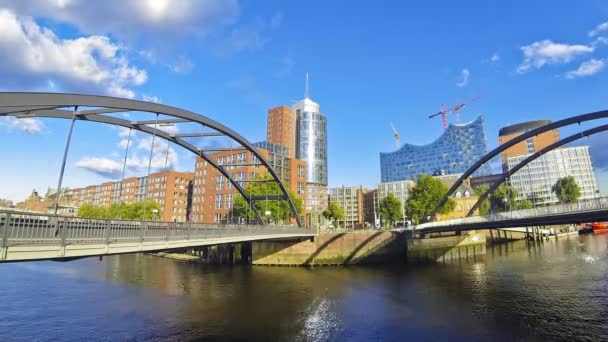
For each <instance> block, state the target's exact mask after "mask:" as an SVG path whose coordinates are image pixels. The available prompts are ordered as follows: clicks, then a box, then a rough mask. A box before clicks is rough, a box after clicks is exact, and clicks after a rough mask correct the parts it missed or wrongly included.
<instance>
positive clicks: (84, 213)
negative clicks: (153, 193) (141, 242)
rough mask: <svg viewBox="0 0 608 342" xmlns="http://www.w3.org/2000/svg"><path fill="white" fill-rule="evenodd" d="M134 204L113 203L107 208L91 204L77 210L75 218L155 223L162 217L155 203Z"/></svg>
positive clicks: (149, 201) (150, 201)
mask: <svg viewBox="0 0 608 342" xmlns="http://www.w3.org/2000/svg"><path fill="white" fill-rule="evenodd" d="M145 208H146V211H145V215H144V202H143V201H142V202H135V203H129V204H127V203H124V202H122V203H120V204H118V203H114V204H112V205H109V206H105V207H101V206H93V205H91V204H83V205H81V206H80V208H78V212H77V213H76V216H79V217H87V218H98V219H122V220H139V221H141V220H147V221H156V220H158V219H160V218H161V217H162V215H163V214H162V211H161V210H160V205H159V204H158V203H156V202H155V201H152V200H148V201H146V203H145Z"/></svg>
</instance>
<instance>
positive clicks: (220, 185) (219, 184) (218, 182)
mask: <svg viewBox="0 0 608 342" xmlns="http://www.w3.org/2000/svg"><path fill="white" fill-rule="evenodd" d="M222 189H224V176H217V177H216V178H215V190H222Z"/></svg>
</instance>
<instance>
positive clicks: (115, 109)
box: [0, 92, 302, 227]
mask: <svg viewBox="0 0 608 342" xmlns="http://www.w3.org/2000/svg"><path fill="white" fill-rule="evenodd" d="M82 107H89V108H94V109H89V110H82V111H78V108H82ZM66 108H74V109H73V110H66ZM133 111H135V112H145V113H152V114H156V115H165V116H169V117H171V118H170V119H160V120H156V121H155V120H151V121H129V120H125V119H121V118H117V117H113V116H107V115H104V114H113V113H125V112H133ZM0 116H14V117H18V118H20V117H40V118H61V119H75V120H83V121H92V122H98V123H105V124H109V125H114V126H120V127H126V128H130V129H133V130H136V131H140V132H145V133H149V134H155V135H156V136H158V137H160V138H162V139H164V140H167V141H170V142H172V143H174V144H176V145H179V146H181V147H183V148H185V149H186V150H189V151H190V152H192V153H194V154H195V155H197V156H199V157H201V158H203V159H204V160H205V161H207V162H208V163H209V164H210V165H211V166H213V167H214V168H215V169H217V170H218V171H219V172H220V173H221V174H222V175H223V176H224V177H226V179H228V180H229V181H230V183H232V185H233V186H234V187H235V188H236V189H237V191H238V192H239V193H240V194H241V195H242V196H243V198H245V199H246V200H247V202H248V203H249V204H250V206H251V209H252V210H253V212H254V213H255V215H256V217H257V220H258V221H259V222H260V223H263V222H264V221H263V219H262V217H261V216H260V214H259V212H258V210H257V209H256V207H255V205H254V204H253V202H255V201H259V200H262V198H260V197H257V196H251V195H249V194H247V192H246V191H245V189H243V187H242V186H241V185H240V184H239V183H238V181H237V180H235V179H233V178H232V177H231V176H230V174H229V173H228V172H227V170H226V169H225V168H224V167H223V166H222V165H219V164H218V163H216V162H215V161H214V160H213V159H212V158H210V157H209V155H208V154H207V153H206V152H217V151H228V150H234V149H240V148H239V147H236V148H223V149H217V148H210V149H203V148H199V147H196V146H195V145H193V144H192V143H189V142H188V141H186V140H185V139H183V138H187V137H206V136H227V137H228V138H230V139H232V140H233V141H235V142H237V143H238V144H239V145H240V146H241V147H242V148H244V149H246V150H247V151H249V152H251V153H252V154H253V155H254V156H255V157H256V158H257V159H258V160H259V162H260V164H261V165H262V166H264V167H266V168H267V169H268V172H269V173H270V175H271V176H272V178H273V179H272V180H273V181H274V182H276V183H277V184H278V186H279V189H280V190H281V192H282V195H279V196H268V197H264V198H263V199H271V200H287V202H288V204H289V206H290V209H291V211H292V214H293V215H294V217H295V218H296V221H297V224H298V226H300V227H301V226H302V222H301V220H300V216H299V214H298V211H297V209H296V207H295V205H294V203H293V201H292V200H291V198H290V197H289V193H288V191H287V188H286V187H285V185H284V184H283V182H282V181H281V179H280V178H279V176H278V174H277V173H276V172H275V170H274V169H273V168H272V167H271V166H270V164H269V163H268V161H267V160H266V158H264V156H263V155H262V154H261V153H260V152H259V151H258V150H257V149H256V148H255V147H254V146H253V144H251V143H250V142H249V141H248V140H247V139H245V138H244V137H242V136H241V135H239V134H238V133H237V132H235V131H233V130H232V129H230V128H228V127H227V126H224V125H222V124H221V123H219V122H217V121H215V120H212V119H210V118H208V117H206V116H203V115H199V114H196V113H193V112H190V111H187V110H184V109H179V108H175V107H171V106H167V105H163V104H159V103H153V102H145V101H138V100H131V99H124V98H117V97H110V96H98V95H83V94H60V93H30V92H0ZM155 122H156V123H197V124H200V125H202V126H204V127H207V128H210V129H212V130H214V132H212V133H195V134H170V133H167V132H165V131H163V130H160V129H157V128H155V127H151V126H149V125H154V124H155Z"/></svg>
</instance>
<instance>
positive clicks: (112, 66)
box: [0, 9, 148, 98]
mask: <svg viewBox="0 0 608 342" xmlns="http://www.w3.org/2000/svg"><path fill="white" fill-rule="evenodd" d="M0 60H2V63H0V73H2V75H3V79H2V81H3V83H4V85H5V86H7V85H8V86H12V87H15V88H17V87H19V88H30V89H31V88H36V87H43V86H47V85H48V84H49V82H50V84H53V86H57V87H59V88H60V89H62V90H65V91H70V90H77V91H78V92H94V93H100V92H101V93H105V94H108V95H113V96H120V97H128V98H133V97H134V96H135V93H134V91H133V90H132V89H131V88H130V87H131V86H139V85H142V84H143V83H145V82H146V80H147V77H148V76H147V73H146V71H145V70H142V69H139V68H137V67H134V66H132V65H130V63H129V61H128V59H127V58H126V56H125V54H124V48H123V47H121V46H119V45H117V44H115V43H113V42H112V41H111V40H110V39H109V38H108V37H105V36H89V37H80V38H75V39H61V38H59V37H57V35H55V33H53V32H52V31H51V30H50V29H48V28H45V27H41V26H39V25H38V24H37V23H36V22H35V21H33V20H32V19H31V18H28V17H18V16H17V15H15V13H13V12H11V11H9V10H6V9H4V10H3V9H0Z"/></svg>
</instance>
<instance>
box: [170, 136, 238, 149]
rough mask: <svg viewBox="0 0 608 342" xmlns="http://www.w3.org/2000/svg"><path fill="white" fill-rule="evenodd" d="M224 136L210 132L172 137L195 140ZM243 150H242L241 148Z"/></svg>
mask: <svg viewBox="0 0 608 342" xmlns="http://www.w3.org/2000/svg"><path fill="white" fill-rule="evenodd" d="M225 135H226V134H224V133H221V132H211V133H183V134H174V135H173V136H174V137H177V138H197V137H221V136H225ZM243 150H244V148H243Z"/></svg>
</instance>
